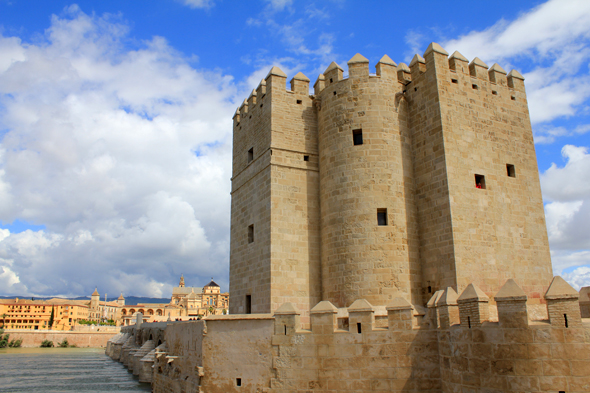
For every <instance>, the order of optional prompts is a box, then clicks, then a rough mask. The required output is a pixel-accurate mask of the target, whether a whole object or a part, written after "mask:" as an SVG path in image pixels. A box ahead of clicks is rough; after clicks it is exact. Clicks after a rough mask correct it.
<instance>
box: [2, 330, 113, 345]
mask: <svg viewBox="0 0 590 393" xmlns="http://www.w3.org/2000/svg"><path fill="white" fill-rule="evenodd" d="M117 333H118V331H116V330H110V329H109V331H91V332H88V331H86V332H77V331H60V330H37V331H35V330H32V331H22V330H17V329H6V330H5V331H4V334H10V339H11V340H12V339H15V340H19V339H20V340H23V341H22V344H21V346H22V347H23V348H35V347H39V346H41V343H42V342H43V341H44V340H49V341H53V345H55V346H57V344H59V343H60V342H62V341H63V340H64V339H65V340H68V343H69V344H70V345H75V346H76V347H80V348H88V347H90V348H104V347H106V345H107V341H109V339H110V338H111V337H113V336H114V335H115V334H117Z"/></svg>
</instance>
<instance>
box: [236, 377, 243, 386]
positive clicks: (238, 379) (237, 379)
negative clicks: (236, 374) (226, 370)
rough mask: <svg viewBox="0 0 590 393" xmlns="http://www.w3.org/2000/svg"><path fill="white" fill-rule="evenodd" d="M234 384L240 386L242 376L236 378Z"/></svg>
mask: <svg viewBox="0 0 590 393" xmlns="http://www.w3.org/2000/svg"><path fill="white" fill-rule="evenodd" d="M236 386H242V378H236Z"/></svg>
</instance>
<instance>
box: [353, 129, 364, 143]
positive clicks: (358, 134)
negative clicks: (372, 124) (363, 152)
mask: <svg viewBox="0 0 590 393" xmlns="http://www.w3.org/2000/svg"><path fill="white" fill-rule="evenodd" d="M352 143H353V144H354V145H355V146H357V145H362V144H363V130H362V129H359V130H352Z"/></svg>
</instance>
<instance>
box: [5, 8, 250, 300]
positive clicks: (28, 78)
mask: <svg viewBox="0 0 590 393" xmlns="http://www.w3.org/2000/svg"><path fill="white" fill-rule="evenodd" d="M127 31H128V28H127V26H126V25H124V24H122V23H119V22H118V21H117V19H116V17H113V16H104V17H94V16H88V15H86V14H84V13H82V12H81V11H80V10H79V9H78V8H77V7H76V6H73V7H70V8H69V9H67V10H66V11H65V16H63V17H53V18H52V24H51V27H50V28H49V29H48V30H47V32H46V36H45V41H44V42H42V43H35V44H31V43H25V42H21V41H20V40H19V39H16V38H14V37H4V36H1V35H0V108H2V111H1V112H0V113H1V114H0V129H6V130H8V132H7V133H6V135H5V136H4V137H3V139H2V140H1V143H0V219H2V220H3V221H4V222H10V221H12V220H14V219H16V218H18V219H21V220H25V221H28V222H33V223H35V224H43V225H45V226H46V230H43V231H38V232H32V231H30V230H29V231H25V232H22V233H13V234H10V235H9V236H8V235H6V234H4V232H2V233H0V237H2V238H1V239H0V269H1V272H0V286H2V288H3V293H5V294H21V295H45V294H47V295H49V294H50V295H54V294H63V295H83V294H88V293H90V292H91V291H92V290H93V289H94V286H98V287H99V291H101V293H102V292H104V291H107V292H108V293H109V294H113V295H115V294H118V293H119V292H121V291H123V292H125V293H127V294H137V295H153V296H159V295H162V296H168V295H169V292H170V284H171V283H173V284H176V282H177V280H178V277H179V276H180V274H181V273H184V274H185V277H187V281H188V284H189V285H196V286H198V285H202V284H203V283H202V282H201V281H202V280H205V279H208V278H209V277H211V276H215V278H216V280H218V282H220V284H222V286H225V288H226V289H227V276H226V275H227V270H228V262H229V261H228V254H229V200H230V198H229V188H230V184H229V181H228V179H229V178H230V176H231V173H230V172H231V168H230V166H231V129H232V126H231V117H232V114H233V111H234V110H235V107H236V104H235V97H236V95H238V96H242V95H243V94H244V93H243V91H239V92H238V91H237V90H238V89H237V88H236V87H235V84H234V82H233V80H232V78H231V77H229V76H226V75H222V74H219V73H217V72H205V71H196V70H194V69H193V68H191V67H190V65H189V64H188V62H187V59H185V58H184V57H183V56H182V55H180V54H179V53H177V52H176V51H175V50H174V49H173V48H171V47H170V46H169V45H168V44H167V43H166V41H165V40H164V39H162V38H159V37H154V38H153V39H152V40H150V41H148V42H145V43H144V44H143V45H142V46H140V47H138V48H135V49H126V48H125V46H124V43H123V42H124V41H125V40H126V34H127ZM2 48H9V49H10V50H6V51H4V50H2ZM152 278H153V279H152ZM191 280H194V281H195V282H191ZM89 291H90V292H89Z"/></svg>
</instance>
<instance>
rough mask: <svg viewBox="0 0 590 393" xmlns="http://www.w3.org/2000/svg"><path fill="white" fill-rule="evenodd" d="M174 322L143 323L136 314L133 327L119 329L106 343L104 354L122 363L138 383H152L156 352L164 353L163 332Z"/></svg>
mask: <svg viewBox="0 0 590 393" xmlns="http://www.w3.org/2000/svg"><path fill="white" fill-rule="evenodd" d="M171 323H174V322H152V323H144V322H143V315H142V314H141V313H138V314H137V317H136V322H135V325H130V326H124V327H121V332H120V333H119V334H117V335H116V336H114V337H113V338H111V339H110V340H109V342H108V343H107V347H106V351H105V352H106V354H107V355H108V356H110V357H111V358H112V359H113V360H118V361H119V362H121V363H123V364H124V365H125V366H126V367H127V368H128V369H129V370H131V371H133V375H137V376H139V380H140V382H148V383H151V382H152V366H153V364H154V360H155V359H156V352H164V351H165V347H166V344H165V341H164V332H165V330H166V326H168V325H169V324H171Z"/></svg>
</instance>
